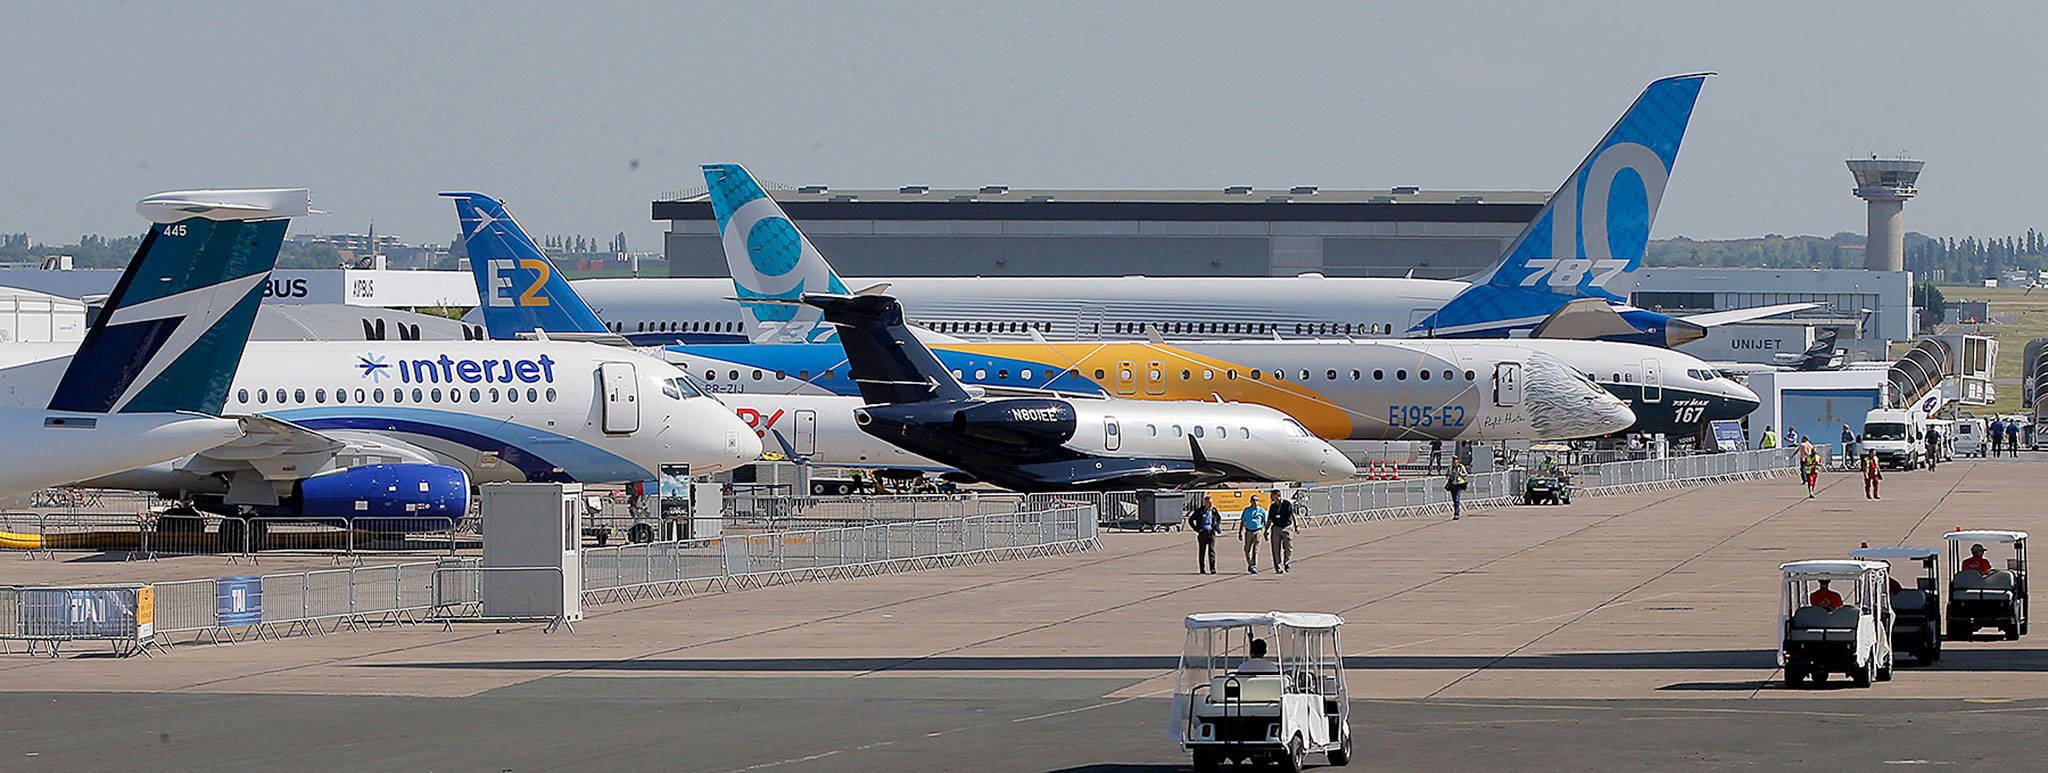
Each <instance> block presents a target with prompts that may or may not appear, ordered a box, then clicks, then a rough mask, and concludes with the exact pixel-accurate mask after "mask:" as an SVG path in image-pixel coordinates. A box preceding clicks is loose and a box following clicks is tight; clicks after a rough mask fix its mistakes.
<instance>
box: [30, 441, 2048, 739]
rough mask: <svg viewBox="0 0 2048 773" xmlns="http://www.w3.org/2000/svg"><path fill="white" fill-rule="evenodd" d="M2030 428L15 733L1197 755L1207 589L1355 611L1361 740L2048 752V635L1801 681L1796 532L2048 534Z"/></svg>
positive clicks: (1155, 543) (343, 653)
mask: <svg viewBox="0 0 2048 773" xmlns="http://www.w3.org/2000/svg"><path fill="white" fill-rule="evenodd" d="M2038 461H2039V460H2038V459H2034V458H2024V457H2023V458H2022V459H2021V460H2017V461H2015V460H1988V461H1968V462H1955V463H1950V464H1944V465H1942V466H1941V467H1940V468H1939V469H1936V470H1933V471H1921V472H1911V473H1904V472H1890V473H1887V475H1886V479H1885V481H1884V491H1883V493H1884V498H1883V499H1882V500H1880V501H1870V500H1866V499H1864V498H1863V495H1862V490H1861V484H1860V481H1859V480H1858V479H1857V478H1856V477H1854V476H1852V475H1848V474H1827V475H1824V476H1823V478H1822V481H1821V492H1820V495H1819V496H1818V497H1816V498H1813V499H1808V498H1807V497H1806V491H1805V488H1804V487H1803V486H1800V485H1799V484H1797V483H1796V482H1795V481H1794V480H1793V479H1792V478H1791V477H1790V476H1787V477H1783V478H1778V479H1772V480H1765V481H1755V482H1748V483H1732V484H1722V485H1712V486H1701V487H1695V488H1687V489H1672V490H1664V491H1655V492H1647V493H1640V494H1630V495H1620V496H1609V497H1597V498H1590V497H1580V498H1577V499H1575V500H1574V503H1573V504H1571V505H1567V506H1555V507H1516V508H1507V509H1499V510H1490V511H1485V512H1483V513H1480V514H1476V515H1470V516H1467V517H1466V518H1464V519H1462V520H1456V521H1453V520H1450V519H1447V518H1439V517H1430V518H1415V519H1402V520H1390V521H1380V522H1373V523H1362V524H1350V525H1342V526H1327V527H1321V528H1313V529H1309V530H1306V531H1304V532H1302V533H1301V534H1300V536H1298V537H1297V538H1296V540H1295V546H1296V547H1295V549H1296V558H1295V561H1294V564H1295V566H1294V570H1293V571H1291V572H1289V573H1286V574H1273V573H1271V572H1270V567H1269V566H1268V557H1267V556H1266V555H1263V554H1262V555H1261V556H1260V557H1259V560H1258V564H1259V567H1260V573H1259V574H1256V575H1253V574H1246V573H1244V571H1243V569H1244V567H1243V561H1242V558H1241V553H1240V552H1239V551H1237V550H1235V546H1234V545H1233V544H1232V543H1228V542H1226V543H1224V544H1222V545H1219V551H1218V553H1219V558H1220V559H1221V560H1220V561H1219V566H1220V568H1222V569H1223V570H1224V573H1223V574H1219V575H1206V574H1196V573H1195V571H1194V560H1193V553H1194V548H1193V545H1192V538H1191V537H1190V536H1189V535H1188V534H1187V533H1186V532H1178V533H1154V534H1139V533H1108V534H1105V535H1104V536H1103V549H1102V550H1100V551H1094V552H1089V553H1081V554H1076V555H1071V556H1062V557H1054V558H1042V559H1033V560H1028V561H1018V562H1011V563H998V564H985V565H978V566H967V567H957V568H948V569H940V570H932V571H924V572H914V573H907V574H898V575H886V576H876V577H866V578H859V579H851V580H840V581H833V582H823V583H809V584H798V585H785V586H776V587H768V588H759V589H753V590H745V591H738V592H731V593H720V594H710V595H702V596H695V597H686V598H681V599H674V598H671V599H662V600H652V601H642V602H635V603H627V604H612V605H604V606H596V607H588V608H586V610H585V612H586V617H585V619H584V620H582V621H580V622H577V623H576V624H575V628H574V631H573V632H568V631H558V632H556V633H552V634H544V633H542V632H541V630H540V626H537V625H499V624H483V623H474V624H459V625H456V626H454V627H453V628H452V629H450V630H445V631H444V630H443V629H442V628H441V626H438V625H422V626H403V627H387V628H379V629H375V630H371V631H361V632H345V633H337V634H331V635H326V636H317V637H303V638H293V639H285V640H281V641H261V642H244V643H240V644H234V645H227V646H216V645H187V646H179V647H177V648H175V649H172V650H170V651H168V652H165V653H160V654H158V655H157V656H156V657H154V658H127V659H115V658H111V657H105V656H100V655H98V654H96V653H94V654H88V655H75V656H67V657H64V658H59V659H54V660H53V659H50V658H46V657H29V656H25V655H20V654H15V655H8V656H4V657H0V712H4V716H5V717H7V719H6V720H5V721H4V722H0V769H10V770H11V769H22V770H29V769H59V768H61V769H67V770H79V769H86V770H91V769H114V768H123V769H126V768H132V767H135V766H136V764H137V763H138V762H140V763H143V764H151V765H163V766H168V767H173V768H197V767H206V768H215V769H235V768H256V767H265V768H269V767H276V766H281V765H311V766H320V767H339V766H344V765H347V766H374V767H377V768H382V769H451V768H452V769H464V770H468V769H492V770H536V769H554V768H568V767H572V766H574V767H583V766H588V765H591V764H593V763H597V764H606V765H610V766H615V767H626V768H651V767H663V768H671V769H684V770H713V771H744V770H842V769H845V770H851V769H860V770H961V769H976V770H1088V771H1095V770H1102V771H1108V770H1141V771H1149V770H1175V769H1185V768H1186V766H1187V756H1186V754H1185V753H1184V752H1183V751H1181V750H1180V748H1179V747H1178V746H1177V745H1176V744H1175V743H1174V742H1173V741H1172V740H1171V739H1169V738H1168V737H1167V736H1166V730H1165V725H1166V718H1167V701H1166V699H1165V697H1164V696H1165V695H1166V694H1167V693H1168V692H1169V691H1170V689H1171V684H1172V668H1173V664H1174V661H1175V660H1176V656H1177V654H1178V652H1179V647H1180V643H1181V638H1182V636H1181V634H1182V630H1181V618H1182V617H1183V616H1185V615H1186V614H1188V613H1191V612H1197V611H1223V610H1239V611H1264V610H1268V609H1283V610H1308V611H1326V612H1336V613H1339V614H1342V615H1343V616H1344V617H1345V619H1346V620H1347V621H1348V624H1347V625H1346V626H1345V628H1344V634H1343V635H1344V644H1343V650H1344V652H1345V654H1346V656H1347V664H1348V666H1349V670H1348V671H1347V680H1348V682H1349V684H1350V688H1351V696H1352V698H1353V701H1354V705H1353V713H1352V726H1353V730H1354V733H1355V734H1356V738H1357V741H1358V759H1357V761H1356V762H1354V763H1353V765H1354V766H1356V767H1364V768H1370V769H1385V768H1418V767H1432V768H1444V767H1447V766H1448V767H1450V768H1452V769H1472V768H1482V767H1485V768H1496V767H1509V766H1512V767H1515V768H1528V769H1583V768H1585V767H1587V766H1588V765H1589V764H1594V765H1600V764H1607V765H1613V764H1628V765H1631V766H1638V767H1653V768H1667V767H1680V766H1686V767H1692V766H1699V765H1715V766H1767V767H1790V766H1794V765H1829V766H1840V765H1860V764H1871V765H1875V764H1883V763H1890V764H1909V765H1919V764H1929V765H1966V766H1973V767H1991V766H1994V765H1995V766H1998V767H2007V768H2010V767H2014V766H2015V765H2017V766H2021V767H2026V766H2029V764H2028V763H2027V761H2028V760H2037V759H2038V758H2039V751H2038V750H2039V748H2040V746H2041V743H2042V742H2043V740H2044V737H2048V731H2044V729H2043V724H2042V722H2041V721H2040V718H2041V716H2042V714H2043V712H2048V651H2044V650H2043V649H2042V648H2040V647H2039V646H2038V645H2036V644H2035V643H2034V642H2033V641H2032V638H2033V637H2028V638H2026V639H2022V640H2020V641H2017V642H2003V641H1997V642H1994V641H1982V642H1950V643H1949V644H1948V649H1947V650H1946V652H1945V654H1944V657H1943V659H1942V660H1941V661H1940V662H1939V663H1938V664H1935V665H1933V666H1932V667H1925V668H1922V667H1913V666H1909V665H1903V664H1902V667H1901V668H1900V669H1899V670H1898V672H1897V674H1896V678H1895V679H1894V680H1893V681H1891V682H1885V683H1879V684H1877V685H1875V686H1873V687H1871V688H1868V689H1856V688H1851V687H1847V686H1846V685H1845V684H1843V683H1841V682H1840V681H1839V679H1838V680H1837V681H1836V682H1833V683H1831V684H1830V685H1828V686H1826V687H1823V688H1818V689H1798V690H1790V689H1786V688H1784V687H1782V684H1781V682H1780V681H1779V677H1780V674H1779V672H1778V669H1777V667H1776V662H1775V658H1774V656H1773V648H1774V647H1775V645H1776V633H1775V623H1776V615H1777V613H1778V608H1777V607H1778V604H1779V588H1778V573H1777V565H1778V564H1780V563H1782V562H1785V561H1791V560H1797V559H1806V558H1836V557H1845V556H1846V553H1847V551H1848V550H1850V549H1851V548H1854V547H1857V546H1858V545H1860V544H1862V543H1865V542H1868V543H1869V544H1871V545H1888V544H1908V545H1926V546H1932V547H1940V546H1941V541H1942V540H1941V533H1942V532H1945V531H1949V530H1951V529H1954V528H1956V527H1958V526H1960V527H1964V528H2006V529H2021V530H2027V531H2033V532H2036V533H2041V534H2048V523H2044V517H2043V515H2042V511H2041V507H2040V504H2039V501H2038V492H2041V491H2048V465H2043V464H2039V463H2038ZM1262 547H1263V546H1262ZM115 564H121V566H119V567H118V568H115V569H108V568H107V567H109V566H112V565H115ZM19 566H20V567H33V569H32V571H34V572H35V573H36V575H37V578H36V580H35V581H49V580H50V579H52V578H51V576H50V575H56V574H61V573H62V569H61V567H76V568H77V569H79V570H80V571H82V572H84V571H90V572H101V573H102V574H103V575H105V576H109V577H111V576H113V575H116V574H118V575H121V576H122V579H143V578H145V577H146V578H148V579H160V580H168V579H178V578H181V577H189V576H206V574H207V573H215V574H219V575H223V576H233V575H239V574H248V573H251V568H250V567H248V566H247V565H227V564H225V563H224V562H223V561H222V560H221V559H219V558H189V559H174V560H164V561H158V562H139V563H127V562H118V561H99V562H93V561H61V562H60V561H48V560H38V561H25V562H22V563H21V564H19ZM136 567H140V568H136ZM152 567H153V569H152ZM272 567H273V562H272V561H271V560H270V559H266V560H265V563H264V564H263V565H262V566H261V569H260V570H261V571H273V568H272ZM25 571H26V570H25ZM1945 571H1946V569H1945ZM193 572H198V574H193ZM20 576H21V574H20V573H19V572H17V570H16V566H14V565H9V566H8V577H9V578H10V579H9V580H8V581H9V582H15V581H17V580H15V579H13V578H16V577H20ZM78 651H79V652H90V649H89V648H84V647H81V648H80V649H79V650H78ZM1312 761H1313V762H1314V763H1316V764H1320V763H1321V760H1320V759H1319V758H1312Z"/></svg>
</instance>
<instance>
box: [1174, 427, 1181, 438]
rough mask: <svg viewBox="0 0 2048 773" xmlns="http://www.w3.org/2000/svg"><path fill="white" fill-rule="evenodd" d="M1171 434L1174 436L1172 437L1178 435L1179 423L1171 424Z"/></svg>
mask: <svg viewBox="0 0 2048 773" xmlns="http://www.w3.org/2000/svg"><path fill="white" fill-rule="evenodd" d="M1173 436H1174V437H1180V425H1179V424H1175V425H1173Z"/></svg>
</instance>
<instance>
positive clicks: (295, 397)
mask: <svg viewBox="0 0 2048 773" xmlns="http://www.w3.org/2000/svg"><path fill="white" fill-rule="evenodd" d="M305 401H306V390H304V389H294V390H292V402H295V403H303V402H305Z"/></svg>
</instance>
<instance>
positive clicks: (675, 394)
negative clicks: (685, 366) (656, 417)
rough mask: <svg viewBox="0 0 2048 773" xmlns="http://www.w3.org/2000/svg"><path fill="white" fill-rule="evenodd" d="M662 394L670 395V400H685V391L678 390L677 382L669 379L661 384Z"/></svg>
mask: <svg viewBox="0 0 2048 773" xmlns="http://www.w3.org/2000/svg"><path fill="white" fill-rule="evenodd" d="M661 393H662V394H665V395H668V398H669V399H670V400H681V399H683V390H681V389H677V388H676V380H675V379H668V380H665V381H663V382H661Z"/></svg>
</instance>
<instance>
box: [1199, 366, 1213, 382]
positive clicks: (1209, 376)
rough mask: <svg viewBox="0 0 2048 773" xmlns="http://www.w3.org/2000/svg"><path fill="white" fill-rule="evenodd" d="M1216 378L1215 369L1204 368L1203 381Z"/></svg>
mask: <svg viewBox="0 0 2048 773" xmlns="http://www.w3.org/2000/svg"><path fill="white" fill-rule="evenodd" d="M1215 379H1216V371H1213V370H1209V369H1207V368H1203V369H1202V380H1203V381H1214V380H1215Z"/></svg>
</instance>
